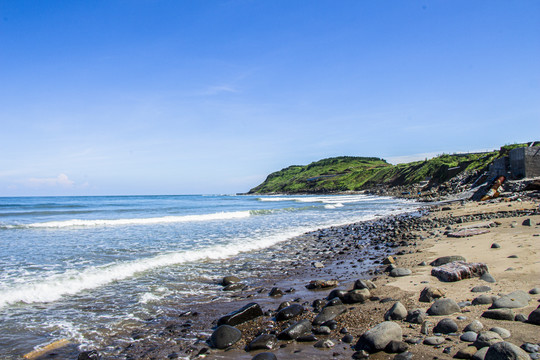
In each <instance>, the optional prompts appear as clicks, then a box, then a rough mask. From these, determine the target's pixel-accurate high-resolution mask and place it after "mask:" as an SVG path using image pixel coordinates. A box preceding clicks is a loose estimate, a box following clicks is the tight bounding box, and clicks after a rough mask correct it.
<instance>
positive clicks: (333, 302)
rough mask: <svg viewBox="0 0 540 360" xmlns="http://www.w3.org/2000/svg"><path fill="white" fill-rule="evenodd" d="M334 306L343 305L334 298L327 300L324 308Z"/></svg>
mask: <svg viewBox="0 0 540 360" xmlns="http://www.w3.org/2000/svg"><path fill="white" fill-rule="evenodd" d="M336 305H343V301H341V300H340V298H337V297H335V298H333V299H330V300H328V302H327V303H326V305H325V306H324V307H327V306H336Z"/></svg>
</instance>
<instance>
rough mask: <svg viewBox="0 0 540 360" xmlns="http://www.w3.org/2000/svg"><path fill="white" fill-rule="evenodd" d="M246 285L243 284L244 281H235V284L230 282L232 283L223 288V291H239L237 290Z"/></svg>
mask: <svg viewBox="0 0 540 360" xmlns="http://www.w3.org/2000/svg"><path fill="white" fill-rule="evenodd" d="M245 286H246V285H244V284H242V283H234V284H230V285H227V286H225V287H224V288H223V291H237V290H242V289H243V288H244V287H245Z"/></svg>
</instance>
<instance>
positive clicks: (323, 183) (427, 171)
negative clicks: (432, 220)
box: [249, 144, 529, 197]
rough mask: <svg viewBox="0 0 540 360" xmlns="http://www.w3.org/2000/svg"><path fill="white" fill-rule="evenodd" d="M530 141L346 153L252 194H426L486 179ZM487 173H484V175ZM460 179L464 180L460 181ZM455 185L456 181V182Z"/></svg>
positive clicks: (274, 179)
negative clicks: (398, 154) (426, 153)
mask: <svg viewBox="0 0 540 360" xmlns="http://www.w3.org/2000/svg"><path fill="white" fill-rule="evenodd" d="M528 145H529V144H513V145H505V146H503V147H501V148H500V150H498V151H491V152H480V153H465V154H462V153H459V154H451V155H450V154H442V155H439V156H437V157H435V158H432V159H429V160H427V159H426V160H424V161H415V162H410V163H406V164H397V165H392V164H389V163H388V162H387V161H386V160H384V159H381V158H376V157H353V156H342V157H334V158H328V159H323V160H319V161H316V162H313V163H311V164H309V165H304V166H301V165H293V166H289V167H287V168H285V169H282V170H279V171H276V172H274V173H271V174H270V175H268V177H267V178H266V180H265V181H264V182H263V183H261V184H260V185H258V186H256V187H254V188H253V189H251V190H250V191H249V194H302V193H308V194H309V193H313V194H320V193H338V192H346V191H367V192H371V193H377V194H381V192H382V194H390V195H397V194H396V192H398V194H399V195H410V196H416V197H417V196H418V195H419V194H420V195H421V194H422V193H423V194H424V195H426V196H429V194H430V193H431V194H432V193H433V192H444V190H445V189H446V188H448V187H449V182H452V181H454V184H452V185H455V186H464V185H465V184H467V185H471V184H474V183H477V182H479V181H480V182H481V181H485V180H486V178H482V174H485V173H486V171H487V170H488V168H489V166H490V165H491V164H492V163H493V162H494V161H495V160H497V159H500V158H503V157H504V156H506V155H507V154H508V153H509V151H510V150H512V149H514V148H518V147H525V146H528ZM484 177H485V176H484ZM457 179H459V184H455V182H456V180H457ZM455 186H454V187H455Z"/></svg>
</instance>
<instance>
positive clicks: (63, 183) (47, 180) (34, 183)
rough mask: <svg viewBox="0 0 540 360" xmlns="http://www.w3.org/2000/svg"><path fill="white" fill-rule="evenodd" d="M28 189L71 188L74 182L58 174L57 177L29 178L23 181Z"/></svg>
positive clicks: (64, 175)
mask: <svg viewBox="0 0 540 360" xmlns="http://www.w3.org/2000/svg"><path fill="white" fill-rule="evenodd" d="M25 183H26V185H28V186H30V187H34V188H36V187H62V188H71V187H73V186H74V185H75V181H73V180H71V179H70V178H69V177H68V176H67V175H66V174H60V175H58V176H57V177H44V178H30V179H28V180H27V181H25Z"/></svg>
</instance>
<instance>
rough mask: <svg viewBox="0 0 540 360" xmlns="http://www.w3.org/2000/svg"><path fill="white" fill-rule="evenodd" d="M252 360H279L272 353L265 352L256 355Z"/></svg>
mask: <svg viewBox="0 0 540 360" xmlns="http://www.w3.org/2000/svg"><path fill="white" fill-rule="evenodd" d="M251 360H277V357H276V355H274V354H272V353H270V352H263V353H259V354H257V355H255V356H254V357H252V358H251Z"/></svg>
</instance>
